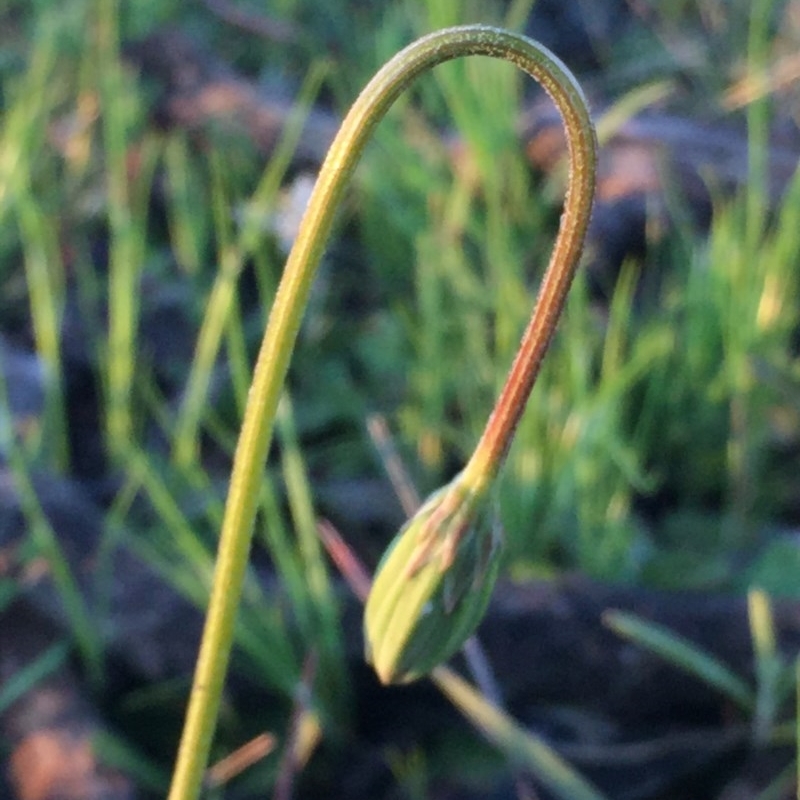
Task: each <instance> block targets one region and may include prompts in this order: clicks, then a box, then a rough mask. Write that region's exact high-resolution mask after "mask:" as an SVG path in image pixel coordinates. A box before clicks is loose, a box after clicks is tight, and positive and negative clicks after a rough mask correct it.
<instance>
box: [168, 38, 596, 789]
mask: <svg viewBox="0 0 800 800" xmlns="http://www.w3.org/2000/svg"><path fill="white" fill-rule="evenodd" d="M468 55H485V56H491V57H495V58H502V59H505V60H507V61H510V62H512V63H513V64H515V65H517V66H518V67H519V68H520V69H522V70H524V71H525V72H527V73H528V74H530V75H531V76H533V77H534V78H535V79H536V80H538V81H539V83H540V84H541V85H542V86H543V87H544V88H545V89H546V90H547V91H548V92H549V93H550V95H551V96H552V97H553V99H554V101H555V103H556V105H557V106H558V108H559V110H560V112H561V114H562V115H563V117H564V122H565V125H566V127H567V132H568V140H569V149H570V159H571V168H570V186H571V187H572V189H571V190H570V191H569V193H568V198H567V202H566V212H565V215H564V219H563V220H562V225H561V230H560V233H559V237H558V240H557V243H556V246H555V250H554V254H553V258H552V259H551V262H550V267H549V268H548V272H547V276H546V278H545V281H544V284H543V289H542V298H543V299H542V300H541V301H540V302H539V303H538V304H537V308H536V313H535V315H534V321H533V322H532V323H531V326H530V328H529V331H528V332H526V337H525V339H524V340H523V350H522V351H521V352H522V355H521V356H518V357H517V359H516V360H515V362H514V366H513V367H512V371H511V375H510V377H509V381H508V383H507V384H506V388H505V389H504V390H503V393H502V395H501V399H500V403H499V405H498V409H496V411H495V412H494V413H493V415H492V418H491V419H490V422H489V425H488V426H487V430H486V432H485V433H484V435H483V437H482V438H481V441H480V444H479V448H478V451H477V454H476V456H475V457H474V458H473V459H472V460H471V461H470V463H469V466H468V470H469V474H470V475H471V476H473V477H474V478H475V479H476V480H478V481H482V480H484V479H486V480H488V478H489V477H490V476H492V475H494V474H495V473H496V468H495V467H494V466H493V460H499V459H501V458H502V456H503V455H504V454H505V452H506V450H507V449H508V444H509V442H510V439H511V435H512V434H513V430H514V427H515V426H516V423H517V421H518V418H519V415H520V414H521V411H522V407H523V406H524V403H525V400H526V399H527V396H528V393H529V391H530V388H531V386H532V383H533V378H534V377H535V373H536V368H537V366H538V363H539V362H540V361H541V359H542V357H543V355H544V351H545V349H546V346H547V341H548V340H549V338H550V335H551V333H552V330H553V328H554V327H555V324H556V322H557V319H558V315H559V313H560V311H561V307H562V305H563V301H564V297H565V294H566V291H567V288H568V286H569V282H570V280H571V277H572V275H573V273H574V270H575V265H576V263H577V260H578V256H579V253H580V249H581V245H582V238H583V233H584V232H585V229H586V225H587V222H588V217H589V213H590V208H591V199H592V188H593V175H594V134H593V129H592V126H591V122H590V120H589V115H588V111H587V110H586V101H585V100H584V98H583V94H582V93H581V90H580V88H579V87H578V85H577V83H576V82H575V80H574V78H572V76H571V75H570V73H569V72H568V71H567V69H566V68H565V67H564V66H563V64H562V63H561V62H560V61H559V60H558V59H556V58H555V57H554V56H553V55H551V54H550V53H549V52H548V51H547V50H545V49H544V48H543V47H542V46H541V45H538V44H536V43H535V42H533V41H531V40H530V39H527V38H525V37H523V36H519V35H517V34H514V33H509V32H507V31H501V30H498V29H495V28H490V27H486V26H481V25H476V26H465V27H460V28H450V29H447V30H443V31H439V32H437V33H433V34H431V35H429V36H426V37H424V38H422V39H420V40H418V41H417V42H415V43H414V44H412V45H410V46H409V47H407V48H406V49H405V50H403V51H402V52H400V53H398V54H397V55H396V56H395V57H394V58H393V59H392V60H391V61H389V62H388V63H387V64H386V65H385V66H384V67H383V68H382V69H381V70H380V71H379V72H378V73H377V74H376V75H375V77H374V78H373V79H372V80H371V81H370V82H369V84H368V85H367V86H366V88H365V89H364V90H363V92H362V93H361V95H360V96H359V97H358V99H357V100H356V101H355V103H354V104H353V106H352V108H351V110H350V112H349V113H348V115H347V116H346V118H345V120H344V122H343V123H342V126H341V128H340V130H339V133H338V134H337V136H336V138H335V140H334V142H333V144H332V145H331V148H330V150H329V151H328V155H327V157H326V159H325V162H324V163H323V165H322V168H321V170H320V174H319V177H318V179H317V184H316V187H315V189H314V192H313V194H312V197H311V199H310V202H309V205H308V208H307V210H306V214H305V216H304V218H303V221H302V224H301V227H300V232H299V234H298V236H297V239H296V241H295V244H294V247H293V248H292V251H291V253H290V254H289V258H288V260H287V263H286V267H285V270H284V274H283V278H282V279H281V283H280V286H279V287H278V292H277V294H276V297H275V301H274V304H273V307H272V311H271V313H270V318H269V322H268V324H267V330H266V332H265V335H264V340H263V342H262V345H261V350H260V353H259V356H258V360H257V363H256V368H255V373H254V376H253V383H252V386H251V389H250V394H249V398H248V403H247V407H246V409H245V415H244V421H243V423H242V429H241V432H240V436H239V442H238V445H237V448H236V453H235V456H234V463H233V472H232V475H231V483H230V488H229V493H228V500H227V504H226V508H225V516H224V520H223V525H222V532H221V536H220V543H219V552H218V556H217V565H216V569H215V575H214V582H213V586H212V590H211V597H210V601H209V609H208V614H207V617H206V624H205V629H204V632H203V639H202V642H201V646H200V653H199V656H198V660H197V667H196V671H195V677H194V684H193V687H192V692H191V696H190V699H189V707H188V710H187V717H186V723H185V727H184V732H183V736H182V739H181V744H180V748H179V752H178V760H177V764H176V768H175V773H174V775H173V782H172V787H171V789H170V794H169V800H190V798H195V797H197V795H198V793H199V791H200V787H201V783H202V778H203V771H204V769H205V765H206V763H207V760H208V755H209V750H210V746H211V739H212V736H213V733H214V726H215V721H216V717H217V712H218V709H219V702H220V696H221V693H222V687H223V682H224V678H225V672H226V670H227V665H228V660H229V656H230V650H231V646H232V643H233V636H234V624H235V615H236V609H237V607H238V604H239V598H240V595H241V588H242V582H243V579H244V573H245V569H246V565H247V558H248V554H249V549H250V541H251V537H252V526H253V519H254V517H255V512H256V504H257V499H258V491H259V484H260V481H261V474H262V470H263V467H264V462H265V459H266V456H267V451H268V448H269V443H270V439H271V436H272V429H273V421H274V418H275V413H276V410H277V406H278V401H279V399H280V394H281V390H282V386H283V382H284V379H285V377H286V372H287V369H288V366H289V361H290V358H291V354H292V349H293V346H294V342H295V339H296V337H297V332H298V329H299V327H300V321H301V317H302V314H303V311H304V309H305V306H306V301H307V299H308V293H309V290H310V287H311V283H312V281H313V278H314V274H315V271H316V267H317V265H318V263H319V260H320V258H321V256H322V252H323V249H324V246H325V241H326V239H327V236H328V233H329V232H330V229H331V225H332V223H333V217H334V213H335V210H336V206H337V204H338V201H339V198H340V197H341V194H342V192H343V190H344V186H345V184H346V182H347V179H348V178H349V176H350V175H351V173H352V171H353V169H354V168H355V165H356V163H357V161H358V159H359V156H360V155H361V152H362V150H363V148H364V145H365V144H366V142H367V139H368V138H369V136H370V133H371V131H372V129H373V128H374V127H375V125H376V124H377V123H378V122H379V120H380V119H381V118H382V117H383V116H384V114H385V113H386V111H387V110H388V109H389V107H390V106H391V105H392V103H393V102H394V101H395V99H396V98H397V97H398V96H399V95H400V94H401V92H402V91H403V90H404V89H405V88H406V87H407V86H408V85H409V84H410V83H411V82H412V81H413V80H414V79H415V78H416V77H417V76H418V75H420V74H421V73H422V72H424V71H426V70H428V69H430V68H431V67H434V66H435V65H437V64H440V63H442V62H444V61H448V60H450V59H453V58H457V57H461V56H468ZM537 320H538V321H537Z"/></svg>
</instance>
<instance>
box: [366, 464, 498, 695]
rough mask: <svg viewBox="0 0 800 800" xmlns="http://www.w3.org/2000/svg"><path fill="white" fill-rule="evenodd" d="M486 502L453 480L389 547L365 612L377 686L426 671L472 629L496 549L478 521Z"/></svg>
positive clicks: (490, 583) (485, 598)
mask: <svg viewBox="0 0 800 800" xmlns="http://www.w3.org/2000/svg"><path fill="white" fill-rule="evenodd" d="M485 505H486V501H485V492H476V491H474V490H472V489H470V488H469V487H464V486H463V485H462V483H461V481H460V478H458V477H457V478H456V479H455V480H454V481H453V482H452V483H450V484H449V485H448V486H446V487H444V488H443V489H440V490H439V491H437V492H435V493H434V494H433V495H431V497H430V498H429V499H428V500H427V501H426V502H425V504H424V505H423V506H422V508H421V509H420V510H419V511H418V512H417V513H416V514H415V515H414V516H413V517H412V518H411V519H410V520H409V521H408V522H407V523H406V524H405V526H404V527H403V528H402V529H401V531H400V532H399V533H398V534H397V536H396V537H395V539H394V540H393V541H392V543H391V545H390V546H389V549H388V550H387V552H386V554H385V555H384V557H383V559H382V560H381V563H380V564H379V566H378V570H377V574H376V576H375V580H374V582H373V585H372V590H371V591H370V594H369V597H368V598H367V605H366V609H365V612H364V637H365V640H366V648H367V660H368V661H370V662H371V663H372V665H373V666H374V667H375V671H376V672H377V673H378V677H379V678H380V679H381V681H382V682H383V683H405V682H408V681H412V680H414V679H415V678H419V677H421V676H422V675H424V674H426V673H427V672H430V671H431V670H432V669H433V668H434V667H435V666H437V665H438V664H440V663H441V662H443V661H445V660H446V659H448V658H449V657H450V656H451V655H453V653H455V652H456V651H457V650H458V649H459V648H460V647H461V645H463V644H464V642H465V641H466V639H467V638H468V637H469V636H470V635H471V634H472V632H473V631H474V630H475V628H476V627H477V626H478V623H479V622H480V620H481V618H482V617H483V614H484V612H485V610H486V606H487V604H488V602H489V597H490V596H491V593H492V589H493V588H494V583H495V580H496V578H497V567H498V564H499V560H500V559H499V556H500V550H501V548H500V540H499V536H498V534H497V531H496V530H495V529H493V526H491V525H485V524H480V523H483V522H484V520H483V517H484V516H485V514H484V513H483V512H484V511H485ZM476 522H477V523H479V524H475V523H476Z"/></svg>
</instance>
